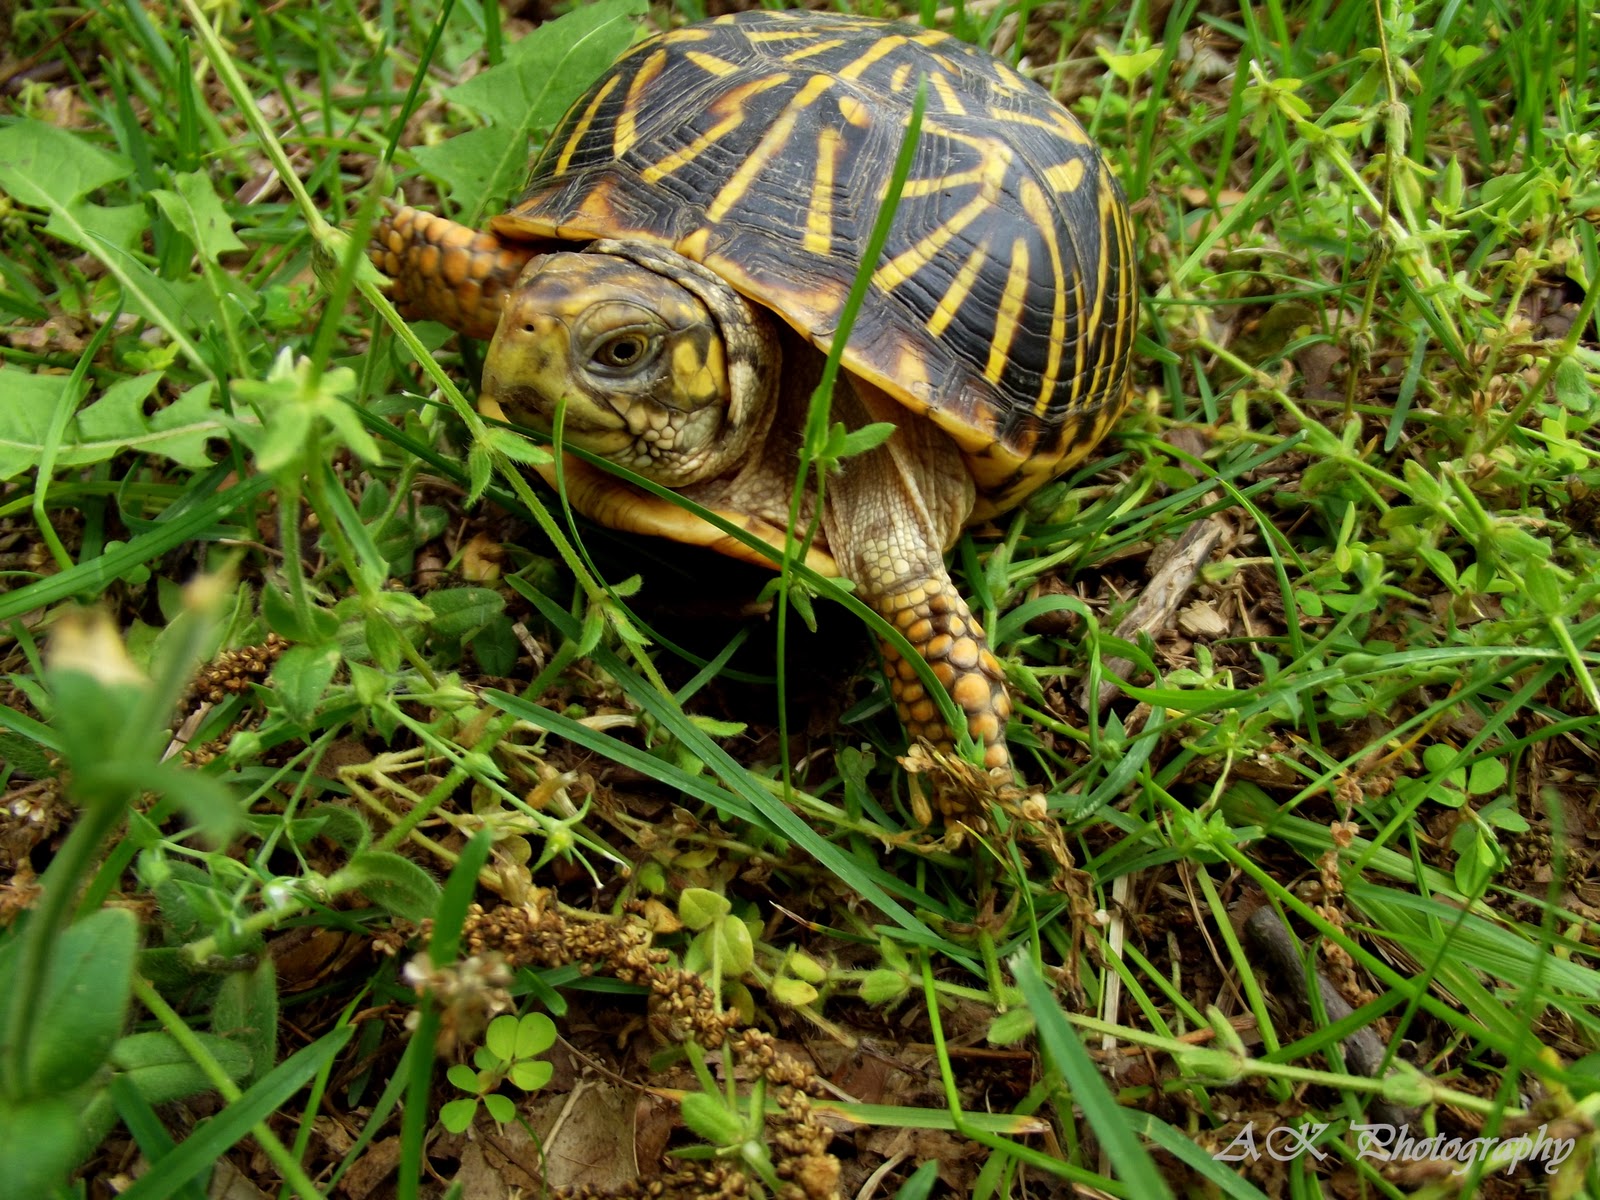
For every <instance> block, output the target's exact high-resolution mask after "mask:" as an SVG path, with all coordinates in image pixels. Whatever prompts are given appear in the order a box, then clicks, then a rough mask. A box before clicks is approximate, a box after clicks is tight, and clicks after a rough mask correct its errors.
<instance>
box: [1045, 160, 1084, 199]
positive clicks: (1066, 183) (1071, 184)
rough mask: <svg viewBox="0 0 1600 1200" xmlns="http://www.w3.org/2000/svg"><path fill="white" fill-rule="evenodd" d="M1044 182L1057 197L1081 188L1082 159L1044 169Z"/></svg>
mask: <svg viewBox="0 0 1600 1200" xmlns="http://www.w3.org/2000/svg"><path fill="white" fill-rule="evenodd" d="M1044 181H1045V182H1046V183H1048V184H1049V185H1050V187H1051V188H1052V189H1053V190H1054V191H1055V192H1056V194H1057V195H1062V196H1065V195H1069V194H1070V193H1072V192H1075V191H1077V190H1078V189H1079V188H1080V187H1082V186H1083V159H1081V158H1073V159H1068V160H1067V161H1066V162H1064V163H1057V164H1056V165H1055V166H1053V167H1046V168H1045V169H1044Z"/></svg>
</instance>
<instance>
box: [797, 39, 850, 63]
mask: <svg viewBox="0 0 1600 1200" xmlns="http://www.w3.org/2000/svg"><path fill="white" fill-rule="evenodd" d="M842 45H844V39H843V38H829V39H828V40H827V41H825V42H818V43H817V44H816V45H814V46H803V47H801V48H800V49H799V50H791V51H789V53H787V54H785V55H784V56H783V61H784V62H788V63H793V62H799V61H800V60H801V59H806V58H810V57H811V56H812V55H813V54H821V53H823V52H824V51H827V50H832V49H833V48H834V47H835V46H842Z"/></svg>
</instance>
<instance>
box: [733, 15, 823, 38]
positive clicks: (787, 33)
mask: <svg viewBox="0 0 1600 1200" xmlns="http://www.w3.org/2000/svg"><path fill="white" fill-rule="evenodd" d="M721 20H723V21H726V20H727V18H726V17H724V18H721ZM739 32H740V33H742V34H744V40H745V41H747V42H750V43H751V44H752V45H759V44H760V43H762V42H796V41H801V42H809V41H810V40H811V39H812V38H814V37H816V36H817V31H816V30H815V29H741V30H740V31H739Z"/></svg>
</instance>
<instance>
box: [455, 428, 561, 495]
mask: <svg viewBox="0 0 1600 1200" xmlns="http://www.w3.org/2000/svg"><path fill="white" fill-rule="evenodd" d="M484 438H485V440H486V441H487V442H488V443H489V444H490V445H491V446H493V447H494V448H495V449H496V450H498V451H500V453H501V454H504V455H505V456H506V457H507V458H509V459H510V460H511V461H512V462H514V463H521V464H522V465H523V466H525V467H542V466H546V465H548V464H549V463H553V462H555V460H556V458H555V455H554V454H552V453H551V452H550V447H549V446H544V445H540V444H539V443H538V442H533V441H529V440H528V439H527V438H525V437H523V436H522V435H521V434H520V433H518V432H517V431H516V430H514V429H501V428H500V427H498V426H495V427H492V428H490V429H488V430H486V431H485V432H484ZM473 449H474V450H476V449H477V447H473ZM491 462H492V460H491V459H490V458H489V457H488V456H487V452H485V457H484V470H485V471H487V470H488V469H489V466H490V465H491ZM488 483H489V479H488V476H487V475H485V476H484V486H485V487H487V486H488Z"/></svg>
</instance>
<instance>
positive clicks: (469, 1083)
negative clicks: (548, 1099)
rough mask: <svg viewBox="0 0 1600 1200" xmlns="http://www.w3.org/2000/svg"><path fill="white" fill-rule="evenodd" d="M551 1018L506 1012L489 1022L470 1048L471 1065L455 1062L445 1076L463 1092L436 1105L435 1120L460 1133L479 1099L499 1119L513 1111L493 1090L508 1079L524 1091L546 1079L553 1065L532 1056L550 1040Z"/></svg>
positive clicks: (532, 1089) (553, 1030)
mask: <svg viewBox="0 0 1600 1200" xmlns="http://www.w3.org/2000/svg"><path fill="white" fill-rule="evenodd" d="M555 1041H556V1027H555V1023H554V1022H553V1021H551V1020H550V1018H549V1017H547V1016H545V1015H544V1014H543V1013H525V1014H523V1015H522V1016H520V1017H514V1016H511V1015H510V1014H509V1013H508V1014H506V1015H504V1016H499V1017H496V1018H495V1019H494V1020H492V1021H490V1022H489V1029H488V1032H487V1033H485V1034H484V1039H483V1045H481V1046H479V1047H478V1048H477V1049H476V1050H474V1051H473V1052H472V1061H473V1062H474V1063H475V1064H476V1065H477V1069H476V1070H474V1069H473V1068H472V1067H469V1066H468V1065H467V1064H466V1063H457V1064H456V1065H455V1066H453V1067H451V1068H450V1070H449V1071H447V1072H445V1078H447V1079H448V1080H449V1081H450V1082H451V1083H453V1084H455V1085H456V1087H457V1088H459V1089H460V1090H461V1091H463V1092H466V1093H467V1095H465V1096H463V1097H462V1098H461V1099H459V1100H451V1101H449V1102H448V1103H447V1104H445V1105H444V1107H443V1108H441V1109H440V1110H439V1122H440V1124H442V1125H443V1126H444V1127H445V1128H446V1129H448V1130H449V1131H450V1132H451V1133H462V1132H464V1131H465V1130H466V1128H467V1126H469V1125H471V1124H472V1119H473V1117H474V1116H476V1115H477V1112H478V1105H479V1104H480V1103H481V1104H482V1105H483V1107H484V1109H485V1111H487V1112H488V1114H489V1116H491V1117H492V1118H494V1120H495V1122H496V1123H497V1124H500V1125H504V1124H506V1122H508V1121H510V1120H512V1119H513V1118H514V1117H515V1116H516V1115H517V1106H516V1105H515V1104H514V1103H512V1101H511V1099H510V1098H509V1097H507V1096H502V1095H501V1094H500V1093H499V1091H498V1090H497V1089H498V1088H499V1087H500V1085H501V1084H502V1083H504V1082H505V1081H506V1080H508V1079H509V1080H510V1081H511V1082H512V1083H513V1084H515V1085H516V1086H517V1087H519V1088H521V1089H522V1090H523V1091H525V1092H536V1091H538V1090H539V1089H540V1088H542V1087H543V1086H544V1085H545V1084H547V1083H549V1082H550V1076H551V1074H552V1073H553V1072H554V1070H555V1068H554V1067H552V1066H551V1065H550V1064H549V1063H548V1062H547V1061H545V1060H544V1059H542V1058H539V1057H538V1056H539V1055H541V1054H543V1053H544V1052H545V1051H546V1050H548V1049H550V1047H551V1046H553V1045H555Z"/></svg>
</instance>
